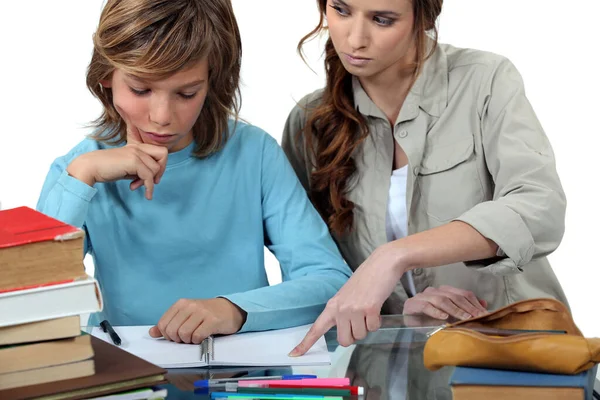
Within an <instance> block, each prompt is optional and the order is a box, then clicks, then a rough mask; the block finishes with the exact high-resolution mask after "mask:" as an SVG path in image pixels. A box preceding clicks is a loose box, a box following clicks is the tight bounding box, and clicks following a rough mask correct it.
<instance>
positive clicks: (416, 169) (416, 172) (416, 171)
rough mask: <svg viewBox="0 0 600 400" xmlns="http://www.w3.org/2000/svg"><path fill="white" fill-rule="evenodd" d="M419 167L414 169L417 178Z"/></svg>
mask: <svg viewBox="0 0 600 400" xmlns="http://www.w3.org/2000/svg"><path fill="white" fill-rule="evenodd" d="M419 171H420V170H419V167H414V168H413V173H414V174H415V176H417V175H419Z"/></svg>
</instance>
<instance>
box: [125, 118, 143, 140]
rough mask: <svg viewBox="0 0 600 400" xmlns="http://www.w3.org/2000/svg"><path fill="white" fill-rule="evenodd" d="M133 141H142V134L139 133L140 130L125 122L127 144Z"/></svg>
mask: <svg viewBox="0 0 600 400" xmlns="http://www.w3.org/2000/svg"><path fill="white" fill-rule="evenodd" d="M126 123H127V122H126ZM134 143H143V142H142V136H141V135H140V131H139V130H138V129H137V128H136V127H135V126H133V125H131V124H129V123H127V144H134Z"/></svg>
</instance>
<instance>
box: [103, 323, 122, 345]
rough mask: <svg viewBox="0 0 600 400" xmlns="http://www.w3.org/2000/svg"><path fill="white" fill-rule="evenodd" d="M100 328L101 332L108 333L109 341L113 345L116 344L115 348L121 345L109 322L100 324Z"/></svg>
mask: <svg viewBox="0 0 600 400" xmlns="http://www.w3.org/2000/svg"><path fill="white" fill-rule="evenodd" d="M100 327H102V330H103V331H104V332H106V333H108V336H110V340H112V342H113V343H114V344H116V345H117V346H120V345H121V338H120V337H119V335H117V332H115V330H114V329H113V327H112V326H111V325H110V322H108V320H107V319H105V320H104V321H102V322H100Z"/></svg>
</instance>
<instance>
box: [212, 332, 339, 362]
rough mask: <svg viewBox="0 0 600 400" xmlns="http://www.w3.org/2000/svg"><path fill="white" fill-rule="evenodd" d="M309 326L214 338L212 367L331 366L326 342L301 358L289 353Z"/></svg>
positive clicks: (321, 339) (320, 341)
mask: <svg viewBox="0 0 600 400" xmlns="http://www.w3.org/2000/svg"><path fill="white" fill-rule="evenodd" d="M309 329H310V325H304V326H298V327H294V328H287V329H279V330H273V331H265V332H249V333H241V334H237V335H231V336H221V337H217V338H215V341H214V347H215V349H214V351H215V358H214V360H211V361H210V364H211V365H243V366H259V365H260V366H288V365H291V366H293V365H319V364H330V363H331V358H330V356H329V352H328V351H327V344H326V343H325V338H324V337H321V338H320V339H319V341H317V343H315V345H314V346H313V347H312V348H311V349H310V350H309V351H308V352H307V353H306V354H305V355H303V356H301V357H288V353H289V352H290V351H292V349H293V348H294V347H295V346H296V345H297V344H298V343H300V341H301V340H302V339H303V338H304V336H305V335H306V333H307V332H308V330H309Z"/></svg>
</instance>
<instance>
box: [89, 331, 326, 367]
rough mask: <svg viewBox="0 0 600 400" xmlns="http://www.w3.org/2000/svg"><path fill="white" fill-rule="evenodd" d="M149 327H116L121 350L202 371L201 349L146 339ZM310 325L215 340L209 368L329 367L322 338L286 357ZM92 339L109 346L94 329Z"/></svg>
mask: <svg viewBox="0 0 600 400" xmlns="http://www.w3.org/2000/svg"><path fill="white" fill-rule="evenodd" d="M150 327H151V326H115V327H114V330H115V332H117V334H118V335H119V337H120V338H121V342H122V343H121V346H120V347H121V348H122V349H123V350H126V351H128V352H130V353H132V354H135V355H136V356H138V357H140V358H143V359H144V360H146V361H148V362H151V363H153V364H156V365H158V366H159V367H162V368H186V367H203V366H206V364H205V363H204V362H203V361H202V360H201V354H200V346H199V345H197V344H183V343H174V342H170V341H167V340H164V339H154V338H151V337H150V335H148V330H149V329H150ZM309 329H310V325H304V326H299V327H295V328H288V329H280V330H273V331H265V332H250V333H241V334H237V335H231V336H221V337H217V338H215V341H214V351H215V358H214V360H212V361H211V362H210V364H211V365H220V366H235V365H243V366H288V365H289V366H294V365H323V364H330V363H331V359H330V356H329V352H328V351H327V345H326V343H325V338H323V337H321V338H320V339H319V341H318V342H317V343H316V344H315V345H314V346H313V347H312V349H310V351H309V352H308V353H306V354H305V355H304V356H301V357H288V355H287V354H288V353H289V352H290V351H291V350H292V349H293V348H294V347H295V346H296V345H297V344H298V343H300V341H301V340H302V338H304V335H306V333H307V332H308V330H309ZM92 335H94V336H96V337H98V338H99V339H102V340H104V341H105V342H108V343H112V341H111V340H110V337H109V336H108V334H107V333H105V332H103V331H102V329H101V328H99V327H94V328H93V330H92Z"/></svg>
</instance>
